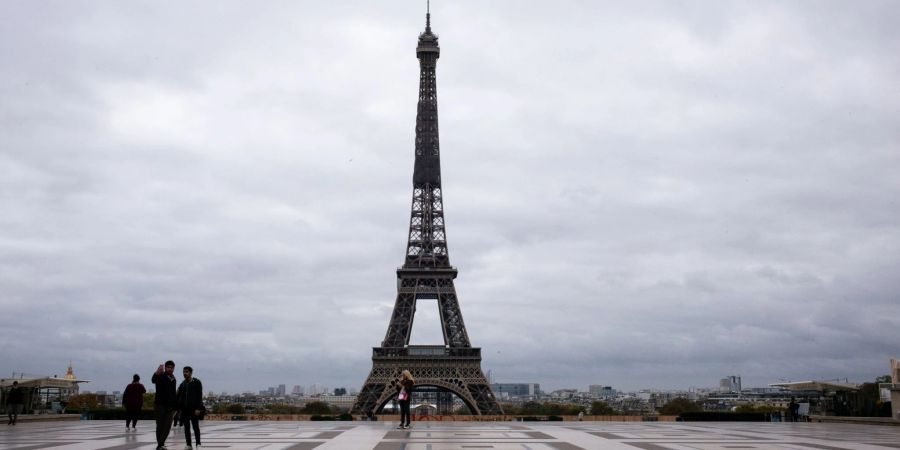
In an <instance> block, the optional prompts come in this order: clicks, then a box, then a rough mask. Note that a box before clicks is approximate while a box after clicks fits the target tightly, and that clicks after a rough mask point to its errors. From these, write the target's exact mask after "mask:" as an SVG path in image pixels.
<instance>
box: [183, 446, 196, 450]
mask: <svg viewBox="0 0 900 450" xmlns="http://www.w3.org/2000/svg"><path fill="white" fill-rule="evenodd" d="M183 450H194V447H191V446H190V445H185V446H184V449H183Z"/></svg>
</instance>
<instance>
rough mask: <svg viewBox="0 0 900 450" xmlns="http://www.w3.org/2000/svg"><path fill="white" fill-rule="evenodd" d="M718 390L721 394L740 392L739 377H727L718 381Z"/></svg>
mask: <svg viewBox="0 0 900 450" xmlns="http://www.w3.org/2000/svg"><path fill="white" fill-rule="evenodd" d="M719 390H720V391H722V392H741V376H740V375H729V376H727V377H725V378H722V379H721V380H719Z"/></svg>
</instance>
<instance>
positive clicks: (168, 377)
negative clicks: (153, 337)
mask: <svg viewBox="0 0 900 450" xmlns="http://www.w3.org/2000/svg"><path fill="white" fill-rule="evenodd" d="M174 373H175V363H174V362H172V361H166V363H165V365H163V364H160V365H159V367H157V368H156V372H154V373H153V377H152V378H150V381H152V382H153V384H155V385H156V399H155V400H154V401H153V413H154V415H155V417H156V450H165V449H166V439H168V437H169V431H170V430H171V429H172V418H173V417H174V416H175V408H176V407H177V405H178V402H177V400H176V397H175V375H173V374H174Z"/></svg>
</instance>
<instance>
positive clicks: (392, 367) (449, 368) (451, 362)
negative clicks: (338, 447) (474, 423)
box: [350, 345, 503, 415]
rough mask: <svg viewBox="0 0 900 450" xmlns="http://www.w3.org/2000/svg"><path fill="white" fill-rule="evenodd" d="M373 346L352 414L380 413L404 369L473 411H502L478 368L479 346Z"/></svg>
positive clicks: (418, 383) (393, 392)
mask: <svg viewBox="0 0 900 450" xmlns="http://www.w3.org/2000/svg"><path fill="white" fill-rule="evenodd" d="M372 350H373V354H372V371H371V372H370V373H369V377H368V378H366V382H365V383H364V384H363V387H362V389H361V390H360V391H359V395H358V396H357V397H356V403H354V404H353V408H351V410H350V412H351V413H352V414H366V415H371V414H378V413H380V412H381V410H382V409H383V408H384V406H385V404H387V402H388V401H390V400H391V399H393V398H394V397H396V395H397V392H398V391H399V388H398V387H397V386H398V384H399V382H400V373H401V372H403V371H404V370H409V371H410V373H412V376H413V378H414V379H415V380H416V386H433V387H437V388H440V389H443V390H445V391H448V392H452V393H454V394H456V396H458V397H459V398H460V399H461V400H462V401H463V403H465V404H466V406H467V407H468V408H469V411H471V412H472V414H475V415H483V414H488V415H494V414H503V408H501V407H500V404H499V403H498V402H497V399H496V398H494V393H493V392H492V391H491V387H490V385H489V384H488V381H487V378H485V376H484V373H483V372H482V371H481V349H480V348H472V347H466V348H449V347H444V346H431V345H411V346H408V347H403V348H388V347H375V348H373V349H372ZM413 392H415V391H413Z"/></svg>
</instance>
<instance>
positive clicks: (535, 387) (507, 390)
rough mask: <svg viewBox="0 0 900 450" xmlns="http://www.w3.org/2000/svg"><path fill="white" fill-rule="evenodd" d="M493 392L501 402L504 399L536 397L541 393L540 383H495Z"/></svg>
mask: <svg viewBox="0 0 900 450" xmlns="http://www.w3.org/2000/svg"><path fill="white" fill-rule="evenodd" d="M491 390H493V391H494V395H496V396H497V398H500V399H501V400H502V399H504V398H522V397H536V396H538V395H540V393H541V385H540V384H539V383H493V384H491Z"/></svg>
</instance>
